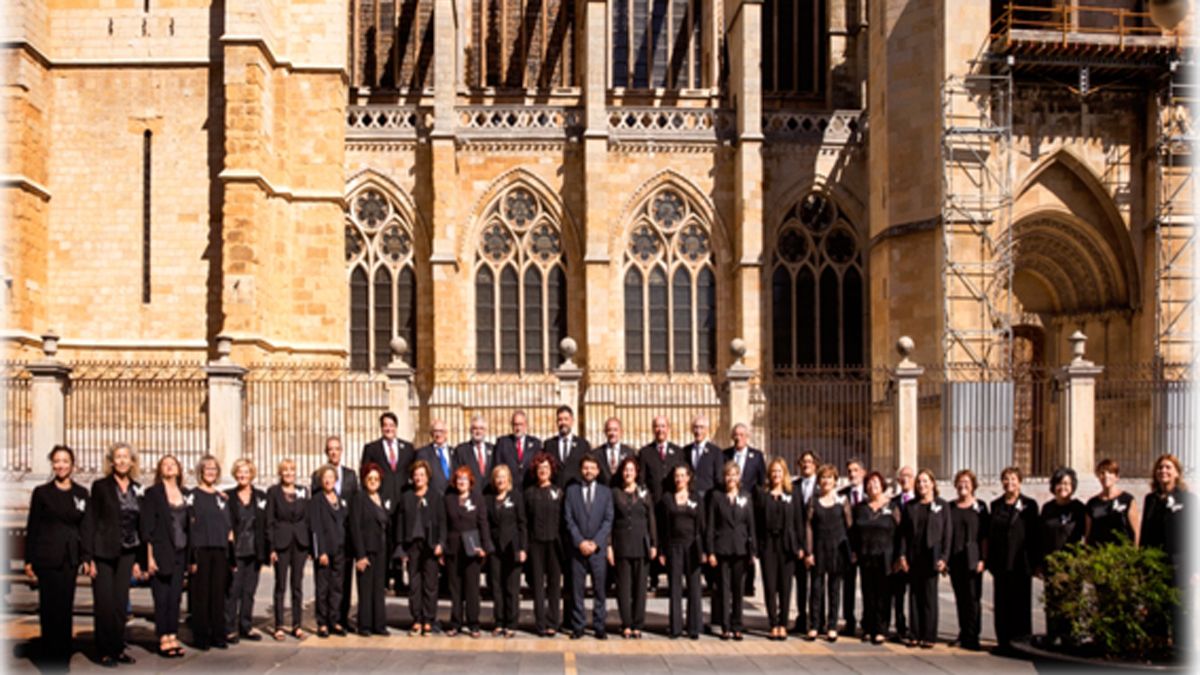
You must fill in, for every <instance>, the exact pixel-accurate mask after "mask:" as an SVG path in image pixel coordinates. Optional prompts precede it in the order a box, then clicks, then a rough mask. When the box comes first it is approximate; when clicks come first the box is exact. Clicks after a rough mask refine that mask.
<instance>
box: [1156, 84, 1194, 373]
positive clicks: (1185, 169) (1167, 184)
mask: <svg viewBox="0 0 1200 675" xmlns="http://www.w3.org/2000/svg"><path fill="white" fill-rule="evenodd" d="M1189 65H1190V64H1189ZM1186 80H1187V74H1186V71H1185V68H1184V67H1183V64H1181V63H1180V62H1176V63H1175V64H1174V65H1173V67H1172V72H1171V75H1170V76H1169V78H1168V80H1167V83H1166V86H1165V87H1163V91H1162V94H1161V96H1160V100H1159V106H1158V111H1159V130H1158V132H1159V136H1158V143H1157V147H1156V152H1155V159H1156V174H1155V179H1156V183H1157V186H1156V187H1157V194H1156V200H1155V214H1154V230H1155V244H1156V247H1155V250H1156V254H1157V255H1156V260H1155V269H1156V272H1157V279H1156V283H1155V285H1154V288H1155V295H1156V302H1155V311H1156V327H1157V329H1156V339H1155V349H1156V356H1157V357H1158V359H1159V361H1160V363H1174V364H1180V363H1188V362H1191V361H1192V359H1193V358H1194V357H1195V353H1194V347H1195V331H1196V326H1195V320H1194V315H1193V312H1194V307H1195V283H1196V268H1195V252H1196V228H1195V223H1194V222H1193V221H1194V218H1193V213H1194V211H1193V208H1192V206H1193V205H1192V199H1193V194H1194V191H1195V188H1196V184H1195V182H1194V180H1193V171H1192V146H1193V144H1194V143H1195V141H1196V133H1195V127H1194V113H1195V111H1196V104H1197V102H1198V99H1197V95H1198V94H1200V91H1197V89H1196V85H1194V84H1191V83H1189V82H1187V81H1186Z"/></svg>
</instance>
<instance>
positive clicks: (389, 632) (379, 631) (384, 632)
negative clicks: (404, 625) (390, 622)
mask: <svg viewBox="0 0 1200 675" xmlns="http://www.w3.org/2000/svg"><path fill="white" fill-rule="evenodd" d="M374 634H375V635H382V636H384V637H387V636H388V635H391V634H392V631H390V630H388V629H386V628H384V629H383V630H377V631H374Z"/></svg>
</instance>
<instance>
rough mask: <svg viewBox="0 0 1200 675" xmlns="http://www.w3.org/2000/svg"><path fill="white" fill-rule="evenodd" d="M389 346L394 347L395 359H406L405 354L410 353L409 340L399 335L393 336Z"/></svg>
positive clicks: (393, 355) (393, 356)
mask: <svg viewBox="0 0 1200 675" xmlns="http://www.w3.org/2000/svg"><path fill="white" fill-rule="evenodd" d="M388 346H389V347H391V348H392V360H393V361H403V360H404V355H405V354H407V353H408V340H405V339H404V338H402V337H400V336H399V335H397V336H396V337H394V338H392V341H391V342H389V343H388Z"/></svg>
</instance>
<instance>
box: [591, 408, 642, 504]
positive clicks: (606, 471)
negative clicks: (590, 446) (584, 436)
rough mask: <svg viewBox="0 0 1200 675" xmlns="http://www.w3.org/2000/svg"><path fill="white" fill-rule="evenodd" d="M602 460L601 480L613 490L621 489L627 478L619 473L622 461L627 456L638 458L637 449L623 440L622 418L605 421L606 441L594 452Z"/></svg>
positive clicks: (611, 418)
mask: <svg viewBox="0 0 1200 675" xmlns="http://www.w3.org/2000/svg"><path fill="white" fill-rule="evenodd" d="M593 454H595V455H596V458H597V459H598V460H600V482H601V483H604V484H605V485H607V486H609V487H610V488H612V489H613V490H620V489H621V488H622V487H624V485H625V480H624V478H623V477H622V476H620V475H618V472H619V471H620V468H621V462H623V461H625V459H626V458H627V457H632V458H634V459H637V451H636V450H634V449H633V448H631V447H630V446H628V445H625V444H624V443H622V442H621V420H619V419H617V418H616V417H610V418H608V419H607V420H605V421H604V443H602V444H601V445H598V446H596V448H595V451H594V453H593Z"/></svg>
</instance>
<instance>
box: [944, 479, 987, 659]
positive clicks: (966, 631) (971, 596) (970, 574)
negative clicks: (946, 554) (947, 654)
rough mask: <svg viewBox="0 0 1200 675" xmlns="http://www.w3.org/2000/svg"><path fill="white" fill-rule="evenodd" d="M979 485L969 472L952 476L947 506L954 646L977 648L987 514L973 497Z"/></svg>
mask: <svg viewBox="0 0 1200 675" xmlns="http://www.w3.org/2000/svg"><path fill="white" fill-rule="evenodd" d="M978 486H979V483H978V480H977V479H976V478H975V474H974V473H973V472H972V471H971V470H970V469H963V470H962V471H959V472H958V474H956V475H955V476H954V489H955V491H957V492H958V499H957V500H955V501H954V503H953V504H951V505H950V529H951V531H952V533H951V537H950V585H951V587H952V588H953V589H954V606H955V609H956V610H957V613H958V644H959V646H961V647H962V648H963V649H969V650H972V651H976V650H978V649H979V627H980V614H981V609H980V604H979V603H980V599H981V597H982V595H983V561H984V560H986V559H987V532H988V511H987V505H986V504H984V503H983V501H982V500H979V499H976V498H975V490H976V489H977V488H978Z"/></svg>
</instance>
